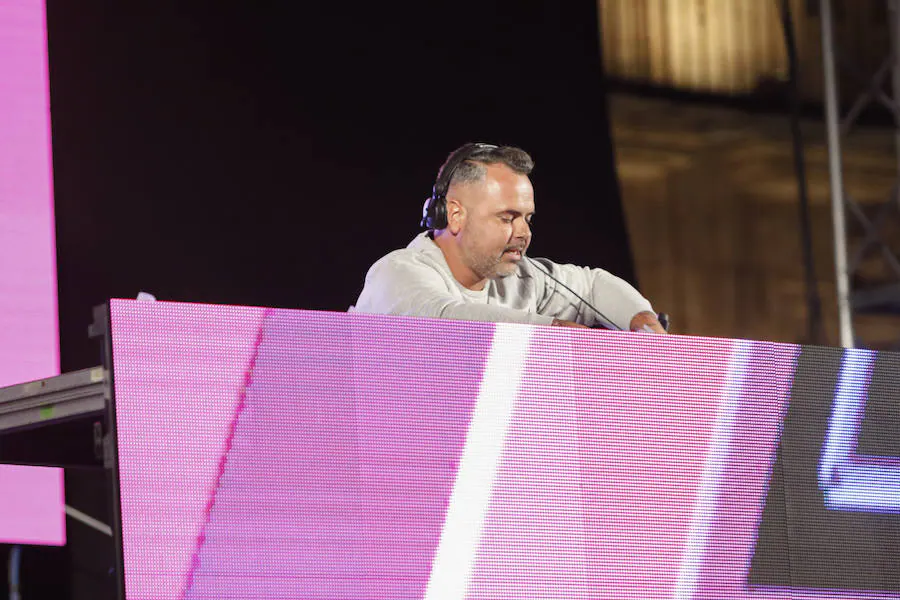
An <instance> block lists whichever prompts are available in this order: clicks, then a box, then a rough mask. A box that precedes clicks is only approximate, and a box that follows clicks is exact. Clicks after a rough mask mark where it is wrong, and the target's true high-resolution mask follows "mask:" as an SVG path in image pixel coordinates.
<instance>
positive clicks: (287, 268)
mask: <svg viewBox="0 0 900 600" xmlns="http://www.w3.org/2000/svg"><path fill="white" fill-rule="evenodd" d="M47 24H48V37H49V56H50V61H49V62H50V101H51V114H52V123H51V124H52V132H53V140H52V143H53V171H54V196H55V200H56V222H57V246H58V277H59V312H60V337H61V339H60V341H61V367H62V371H63V372H69V371H73V370H77V369H82V368H86V367H91V366H95V365H97V364H99V363H100V360H101V358H100V345H99V343H98V342H97V341H96V340H90V339H89V338H88V336H87V328H88V325H89V324H90V323H91V321H92V308H93V307H94V306H95V305H98V304H101V303H103V302H105V301H106V300H107V299H108V298H110V297H134V296H135V295H137V293H138V292H139V291H141V290H144V291H148V292H151V293H153V294H155V295H156V296H157V297H158V298H159V299H161V300H177V301H190V302H211V303H229V304H249V305H262V306H274V307H286V308H307V309H326V310H346V308H347V307H348V306H349V305H350V304H352V303H353V302H354V301H355V300H356V298H357V296H358V294H359V291H360V289H361V287H362V283H363V278H364V275H365V273H366V270H367V269H368V267H369V265H371V264H372V263H373V262H374V261H375V260H377V259H378V258H379V257H381V256H382V255H384V254H385V253H387V252H388V251H390V250H393V249H395V248H398V247H402V246H405V245H406V244H407V243H408V242H409V241H410V240H411V239H412V237H413V236H414V235H415V234H416V233H418V231H419V229H418V221H419V218H420V216H421V206H422V201H423V199H424V198H425V197H426V196H427V195H428V194H429V193H430V191H431V186H432V184H433V182H434V177H435V175H436V172H437V169H438V167H439V166H440V164H441V163H442V162H443V160H444V158H445V157H446V155H447V154H448V153H449V152H450V151H451V150H453V149H454V148H456V147H457V146H459V145H461V144H463V143H465V142H467V141H473V140H478V141H489V142H494V143H505V144H512V145H518V146H521V147H523V148H525V149H526V150H528V151H529V152H530V153H531V154H532V155H533V157H534V158H535V161H536V163H537V167H536V170H535V172H534V174H533V180H534V183H535V188H536V201H537V210H538V219H537V220H536V223H537V228H536V232H535V240H534V243H533V245H532V254H534V255H541V256H548V257H551V258H554V259H556V260H559V261H565V262H575V263H579V264H587V265H591V266H599V267H604V268H607V269H609V270H611V271H613V272H615V273H617V274H619V275H621V276H623V277H625V278H626V279H629V280H632V281H633V274H632V267H631V259H630V251H629V247H628V240H627V236H626V234H625V228H624V222H623V217H622V210H621V206H620V201H619V193H618V186H617V183H616V178H615V174H614V166H613V158H612V148H611V142H610V138H609V123H608V121H607V109H606V99H605V95H604V94H605V89H604V78H603V73H602V67H601V65H602V62H601V58H600V43H599V38H598V35H599V34H598V23H597V7H596V4H595V0H566V2H557V1H556V0H545V1H541V0H482V1H478V2H460V1H456V2H451V1H447V0H432V1H425V2H416V3H406V2H403V3H396V2H395V3H376V2H362V1H354V2H340V1H337V2H330V3H289V2H267V1H262V0H259V1H249V0H248V1H247V2H229V1H226V2H197V1H194V2H165V1H157V2H149V1H145V0H139V1H135V2H128V3H120V2H114V1H112V0H85V1H82V2H68V1H63V0H47ZM92 425H93V423H92V422H91V420H84V421H75V422H69V423H63V424H60V425H55V426H51V427H43V428H41V429H38V430H32V431H24V432H19V433H14V434H10V435H7V436H4V439H3V440H2V458H3V460H4V461H6V462H28V463H32V464H60V465H64V466H66V467H67V469H66V490H67V491H66V494H67V500H68V501H69V503H70V504H72V505H73V506H75V507H76V508H78V509H80V510H83V511H85V512H87V513H88V514H92V515H97V516H101V517H102V516H103V515H109V506H108V499H109V497H110V493H109V488H108V487H107V486H105V485H103V482H104V478H105V474H104V471H103V469H102V466H101V465H100V462H99V460H98V458H97V456H96V455H95V451H94V447H93V442H92ZM161 435H164V432H161ZM74 465H77V466H78V468H71V467H73V466H74ZM67 526H68V528H69V543H68V545H67V546H66V547H64V548H60V549H46V548H45V549H41V548H33V547H32V548H25V550H24V556H23V586H24V587H23V595H24V597H28V598H106V597H114V589H115V588H114V581H115V579H114V575H112V574H111V572H110V567H111V566H112V564H113V558H114V546H113V543H112V540H111V539H109V538H104V537H103V536H102V535H99V534H97V533H96V532H93V531H92V530H88V529H86V528H85V527H84V526H83V525H80V524H78V523H76V522H74V521H73V520H72V519H68V523H67ZM3 555H5V553H3Z"/></svg>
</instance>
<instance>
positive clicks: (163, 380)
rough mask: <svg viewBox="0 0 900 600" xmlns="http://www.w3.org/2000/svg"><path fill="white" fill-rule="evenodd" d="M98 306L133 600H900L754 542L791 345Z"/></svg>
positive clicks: (767, 490)
mask: <svg viewBox="0 0 900 600" xmlns="http://www.w3.org/2000/svg"><path fill="white" fill-rule="evenodd" d="M110 310H111V321H112V342H113V344H112V345H113V375H114V383H115V413H116V422H117V449H118V469H119V474H120V499H121V528H122V539H123V557H124V567H125V568H124V575H125V590H126V595H127V597H128V598H129V599H137V598H173V599H174V598H179V599H180V598H197V599H200V598H335V599H336V598H373V599H374V598H429V599H430V598H434V599H437V598H522V599H524V598H609V599H617V600H620V599H631V598H748V599H750V598H800V599H802V598H810V599H812V598H822V599H825V598H849V597H853V598H900V587H893V583H892V582H891V581H890V580H889V578H885V577H884V576H882V577H881V579H878V578H872V579H871V580H867V581H863V582H862V585H859V583H860V582H859V580H852V579H851V580H847V582H849V583H851V584H853V585H842V584H840V581H838V580H829V581H828V583H829V585H816V582H815V578H812V580H810V579H806V580H803V582H802V584H801V585H794V583H793V582H792V581H791V580H790V579H788V580H787V581H785V580H784V579H783V578H781V577H780V572H779V571H778V569H773V568H772V565H778V564H790V565H791V567H792V568H797V569H804V570H806V571H808V572H809V573H815V572H816V569H817V568H818V569H820V570H823V571H824V570H828V569H829V565H828V564H817V563H816V559H815V556H814V555H799V554H798V555H796V556H794V555H789V554H788V549H789V545H788V544H786V543H785V544H780V545H779V544H777V543H775V544H773V543H770V542H771V540H772V539H775V538H772V536H771V535H769V534H767V535H768V537H765V536H762V535H758V533H759V532H763V533H765V532H770V530H771V529H772V528H773V524H774V526H775V528H776V529H777V528H778V526H779V521H778V518H777V517H778V515H777V514H776V515H775V517H772V516H771V515H770V514H769V513H770V512H771V511H772V510H775V509H777V508H778V507H779V506H780V507H781V508H782V509H784V508H785V506H786V504H788V503H786V502H785V500H784V494H782V496H781V498H780V500H779V499H778V498H775V499H773V498H772V490H773V489H775V488H776V487H777V486H776V485H774V484H775V483H776V482H775V480H774V478H773V474H774V473H775V471H776V470H777V468H778V464H779V463H778V459H779V458H780V455H781V454H782V453H783V447H784V444H785V443H786V442H787V441H788V440H787V438H785V439H782V437H781V436H780V432H781V431H782V428H784V427H786V425H787V424H788V423H787V421H786V415H787V416H788V418H791V419H793V421H796V419H795V418H793V417H791V414H792V413H791V411H790V410H788V406H789V405H791V402H792V401H793V398H796V397H799V396H800V395H802V394H803V393H804V392H803V390H802V389H798V387H797V386H798V381H797V379H796V378H795V372H796V370H797V368H798V360H800V363H801V366H802V364H803V363H804V361H808V360H810V359H809V357H808V356H807V355H808V354H809V353H808V352H807V351H806V349H805V348H801V347H798V346H793V345H785V344H771V343H759V342H749V341H736V340H727V339H707V338H690V337H678V336H668V337H662V336H652V335H645V334H630V333H614V332H598V331H576V330H568V329H561V328H545V327H532V326H524V325H507V324H489V323H469V322H458V321H457V322H455V321H436V320H421V319H406V318H395V317H381V316H367V315H359V314H339V313H324V312H314V311H291V310H280V309H279V310H276V309H258V308H242V307H221V306H205V305H191V304H177V303H141V302H133V301H124V300H115V301H113V302H112V303H111V309H110ZM830 352H836V353H837V354H838V356H840V351H837V350H834V351H830ZM800 383H801V384H803V385H806V383H804V382H803V381H801V382H800ZM819 400H820V401H824V402H820V403H823V404H824V405H825V412H826V413H827V412H828V411H829V410H830V407H831V397H830V396H829V397H827V398H819ZM793 421H791V422H793ZM817 431H818V430H817ZM817 436H818V437H817ZM800 438H802V439H803V440H806V441H805V442H804V443H806V445H812V446H814V447H815V448H816V452H818V450H819V449H821V448H823V447H825V445H824V444H823V440H824V439H825V428H824V425H823V427H822V428H821V431H819V432H818V433H816V432H802V433H801V434H800ZM791 439H792V440H793V442H792V443H794V442H796V441H797V439H796V436H795V437H793V438H791ZM817 457H818V455H817V456H815V457H813V458H814V463H815V459H817ZM792 464H793V463H792ZM773 465H774V467H773ZM816 468H817V465H816V464H814V465H813V466H812V472H813V473H815V471H816ZM813 477H815V475H813ZM781 483H782V484H784V485H785V486H787V487H788V488H790V483H791V482H789V481H787V480H784V479H783V480H782V482H781ZM814 485H815V484H814ZM782 487H784V486H782ZM815 489H816V490H818V489H819V488H815ZM818 498H819V500H820V503H821V504H823V506H824V496H823V494H822V492H821V491H819V496H818ZM779 502H780V504H779ZM789 508H791V510H795V509H798V507H796V506H789ZM876 516H877V517H882V518H885V519H888V520H889V519H891V518H893V516H892V515H880V514H879V515H876ZM780 527H781V529H780V531H781V532H782V533H784V534H785V535H791V534H792V532H791V530H790V527H788V526H787V525H784V524H783V523H782V524H781V525H780ZM776 541H777V540H776ZM773 550H774V554H773ZM895 551H896V549H895V548H894V549H892V548H890V547H889V546H885V545H876V546H874V547H873V552H875V554H876V555H879V556H881V557H882V558H883V559H884V561H888V559H890V557H891V556H895V555H892V554H891V553H892V552H895ZM879 553H880V554H879ZM871 556H872V555H870V556H869V557H868V558H871ZM885 564H887V562H885ZM850 566H851V567H852V565H850ZM848 568H850V567H848ZM822 581H826V580H825V579H822ZM835 581H838V583H839V584H838V585H832V584H834V583H835ZM810 582H811V583H812V585H810ZM845 583H846V582H845Z"/></svg>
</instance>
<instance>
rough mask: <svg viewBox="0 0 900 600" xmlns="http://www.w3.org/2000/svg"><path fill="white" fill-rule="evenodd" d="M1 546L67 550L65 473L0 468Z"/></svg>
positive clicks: (17, 466)
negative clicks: (54, 547) (61, 547)
mask: <svg viewBox="0 0 900 600" xmlns="http://www.w3.org/2000/svg"><path fill="white" fill-rule="evenodd" d="M0 490H2V493H0V544H34V545H39V546H64V545H65V543H66V507H65V493H64V486H63V470H62V469H60V468H57V467H34V466H27V465H4V464H0Z"/></svg>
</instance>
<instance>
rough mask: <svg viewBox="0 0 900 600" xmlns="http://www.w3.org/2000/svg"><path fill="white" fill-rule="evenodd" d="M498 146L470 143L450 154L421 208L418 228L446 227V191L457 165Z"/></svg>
mask: <svg viewBox="0 0 900 600" xmlns="http://www.w3.org/2000/svg"><path fill="white" fill-rule="evenodd" d="M497 148H499V146H495V145H494V144H482V143H470V144H465V145H463V146H460V147H459V148H457V149H456V150H454V151H453V153H452V154H450V157H449V158H447V162H446V163H444V166H443V167H441V170H440V172H439V173H438V176H437V181H435V182H434V188H433V189H432V191H431V196H430V197H428V198H426V199H425V204H424V205H423V206H422V221H421V222H420V223H419V225H420V226H422V227H424V228H425V229H444V228H446V227H447V191H448V190H449V189H450V180H452V179H453V174H454V173H456V169H458V168H459V165H461V164H463V163H464V162H466V161H467V160H469V159H470V158H471V157H472V156H474V155H475V154H477V153H479V152H483V151H486V150H496V149H497Z"/></svg>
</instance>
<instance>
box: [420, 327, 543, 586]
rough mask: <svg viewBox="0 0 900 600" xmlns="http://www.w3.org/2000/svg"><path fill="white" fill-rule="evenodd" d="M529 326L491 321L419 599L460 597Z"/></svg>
mask: <svg viewBox="0 0 900 600" xmlns="http://www.w3.org/2000/svg"><path fill="white" fill-rule="evenodd" d="M531 329H532V328H531V327H527V326H523V325H513V324H506V323H499V324H497V328H496V329H495V330H494V339H493V341H492V343H491V351H490V355H489V356H488V359H487V363H486V365H485V369H484V376H483V377H482V381H481V389H480V390H479V392H478V400H477V401H476V404H475V409H474V411H473V412H472V420H471V422H470V423H469V430H468V432H467V434H466V443H465V446H464V447H463V451H462V456H461V458H460V461H459V469H458V471H457V473H456V481H455V482H454V485H453V491H452V493H451V495H450V502H449V504H448V506H447V515H446V516H445V517H444V527H443V529H442V530H441V538H440V541H439V542H438V548H437V551H436V552H435V555H434V562H433V563H432V565H431V576H430V577H429V579H428V587H427V588H426V590H425V600H460V599H462V598H465V596H466V590H467V589H468V586H469V579H470V578H471V575H472V566H473V562H474V560H475V554H476V552H477V551H478V543H479V541H480V539H481V530H482V527H483V525H484V518H485V515H486V514H487V510H488V506H489V505H490V500H491V489H492V488H493V485H494V478H495V477H496V474H497V468H498V466H499V464H500V457H501V455H502V453H503V443H504V440H505V439H506V431H507V429H508V427H509V423H510V420H511V418H512V411H513V406H514V405H515V401H516V396H517V394H518V391H519V382H520V381H521V378H522V371H523V367H524V365H525V358H526V356H527V355H528V346H529V338H530V337H531Z"/></svg>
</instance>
